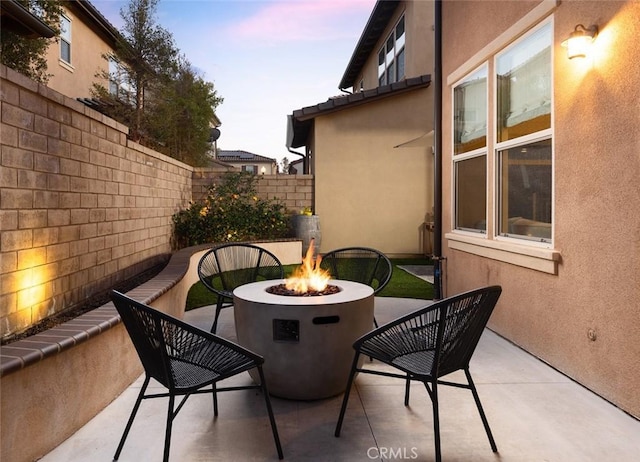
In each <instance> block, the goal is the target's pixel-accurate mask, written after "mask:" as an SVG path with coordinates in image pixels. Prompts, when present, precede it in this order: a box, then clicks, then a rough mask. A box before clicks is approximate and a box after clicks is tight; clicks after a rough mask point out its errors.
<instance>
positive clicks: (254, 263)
mask: <svg viewBox="0 0 640 462" xmlns="http://www.w3.org/2000/svg"><path fill="white" fill-rule="evenodd" d="M198 277H199V278H200V281H202V283H203V284H204V286H205V287H206V288H207V289H209V290H210V291H211V292H213V293H215V294H216V295H217V296H218V301H217V303H216V313H215V317H214V319H213V325H212V326H211V332H213V333H215V332H216V329H217V326H218V318H219V317H220V311H221V310H222V308H225V307H228V306H231V305H232V304H233V290H234V289H235V288H236V287H239V286H241V285H243V284H248V283H250V282H257V281H264V280H270V279H282V278H284V269H283V268H282V263H280V260H278V258H277V257H276V256H275V255H274V254H272V253H271V252H269V251H268V250H265V249H263V248H261V247H258V246H255V245H252V244H237V243H230V244H222V245H219V246H217V247H214V248H212V249H211V250H209V251H207V252H206V253H205V254H204V255H203V256H202V258H201V259H200V262H199V263H198Z"/></svg>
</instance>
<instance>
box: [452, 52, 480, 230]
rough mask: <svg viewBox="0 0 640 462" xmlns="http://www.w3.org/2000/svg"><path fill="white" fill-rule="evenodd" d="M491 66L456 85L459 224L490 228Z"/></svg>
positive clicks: (454, 94) (457, 220) (456, 166)
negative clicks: (489, 95)
mask: <svg viewBox="0 0 640 462" xmlns="http://www.w3.org/2000/svg"><path fill="white" fill-rule="evenodd" d="M487 97H488V96H487V66H486V65H484V66H483V67H481V68H480V69H479V70H477V71H476V72H474V73H472V74H471V75H469V76H468V77H467V78H465V79H464V80H463V81H462V82H460V83H459V84H458V85H456V86H455V87H454V89H453V113H454V125H453V127H454V130H453V133H454V159H453V162H454V170H453V171H454V185H455V212H454V220H455V224H454V226H455V228H456V229H459V230H464V231H472V232H479V233H485V232H486V229H487Z"/></svg>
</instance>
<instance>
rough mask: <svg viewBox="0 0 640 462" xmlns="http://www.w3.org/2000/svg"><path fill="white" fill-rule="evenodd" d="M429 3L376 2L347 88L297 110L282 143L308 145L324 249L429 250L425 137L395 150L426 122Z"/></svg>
mask: <svg viewBox="0 0 640 462" xmlns="http://www.w3.org/2000/svg"><path fill="white" fill-rule="evenodd" d="M433 17H434V15H433V3H432V2H423V1H419V2H411V1H378V2H377V3H376V5H375V6H374V9H373V12H372V13H371V16H370V18H369V21H368V23H367V25H366V27H365V29H364V31H363V32H362V36H361V37H360V40H359V42H358V44H357V45H356V48H355V50H354V52H353V55H352V57H351V60H350V62H349V64H348V66H347V68H346V70H345V72H344V76H343V77H342V80H341V82H340V84H339V88H340V89H343V90H345V89H351V94H347V95H344V96H338V97H334V98H330V99H329V100H327V101H326V102H323V103H320V104H317V105H315V106H310V107H305V108H302V109H299V110H295V111H294V112H293V114H292V115H291V116H290V117H289V135H288V144H289V146H288V147H289V148H300V147H302V146H304V147H305V154H306V157H307V160H308V163H309V171H310V172H311V173H312V174H313V175H314V178H315V191H314V194H315V203H314V212H315V213H316V214H318V215H319V216H320V223H321V224H320V227H321V232H322V249H321V251H329V250H331V249H335V248H338V247H345V246H354V245H355V246H366V247H374V248H377V249H379V250H381V251H383V252H385V253H387V254H389V255H395V256H413V255H420V254H423V253H424V252H425V251H426V248H425V245H424V243H425V239H424V233H425V227H424V222H425V221H426V220H427V218H426V217H427V216H428V215H429V214H430V213H431V212H432V211H433V210H432V209H433V182H432V177H433V155H432V149H431V146H426V145H424V146H419V147H417V148H411V149H409V148H403V149H399V148H398V149H397V148H396V146H399V145H402V144H404V143H406V142H407V141H409V140H412V139H415V138H419V137H421V136H422V135H425V134H426V133H428V132H430V131H431V130H432V128H433V95H434V90H433V88H431V73H432V72H433V52H432V50H433V38H434V34H433V25H434V23H433Z"/></svg>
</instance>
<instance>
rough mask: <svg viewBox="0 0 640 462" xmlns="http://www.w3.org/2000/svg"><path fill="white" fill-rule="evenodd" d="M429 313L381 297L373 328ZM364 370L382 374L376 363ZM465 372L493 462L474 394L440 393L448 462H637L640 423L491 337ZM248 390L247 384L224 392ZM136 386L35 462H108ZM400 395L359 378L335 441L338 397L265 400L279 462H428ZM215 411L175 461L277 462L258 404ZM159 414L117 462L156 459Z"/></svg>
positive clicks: (423, 398)
mask: <svg viewBox="0 0 640 462" xmlns="http://www.w3.org/2000/svg"><path fill="white" fill-rule="evenodd" d="M424 303H425V301H424V300H408V299H391V298H377V299H376V317H377V319H378V322H387V321H389V320H391V319H393V318H395V317H397V316H399V315H401V314H404V313H405V312H408V311H410V310H413V309H415V308H417V307H419V306H422V305H423V304H424ZM185 319H186V320H187V321H188V322H191V323H193V324H196V325H198V326H200V327H202V328H204V329H207V330H208V329H209V327H210V323H211V320H212V319H213V309H212V307H204V308H200V309H197V310H193V311H190V312H188V313H187V314H186V316H185ZM219 333H220V334H221V335H223V336H224V337H227V338H234V337H235V331H234V326H233V310H232V309H231V308H229V309H225V310H223V313H222V317H221V324H220V327H219ZM371 365H372V367H379V368H380V367H383V366H382V365H381V364H380V363H376V362H373V363H371ZM265 367H268V365H266V366H265ZM471 373H472V375H473V377H474V380H475V382H476V386H477V388H478V393H479V395H480V399H481V400H482V404H483V406H484V410H485V412H486V414H487V418H488V420H489V424H490V426H491V429H492V431H493V435H494V438H495V440H496V443H497V446H498V451H499V452H498V453H496V454H494V453H493V452H492V451H491V448H490V446H489V442H488V440H487V437H486V434H485V432H484V429H483V427H482V423H481V420H480V417H479V415H478V413H477V410H476V408H475V405H474V402H473V398H472V395H471V393H470V392H469V391H467V390H462V389H456V388H451V387H440V388H439V392H440V393H439V394H440V422H441V441H442V457H443V460H444V461H469V462H471V461H472V462H481V461H509V462H510V461H513V462H527V461H532V462H533V461H557V462H573V461H576V462H577V461H580V462H588V461H594V462H596V461H598V462H601V461H615V462H627V461H629V462H631V461H636V460H639V459H638V457H639V456H638V454H640V421H638V420H636V419H634V418H633V417H631V416H629V415H627V414H625V413H624V412H622V411H621V410H619V409H617V408H616V407H615V406H613V405H611V404H610V403H608V402H606V401H605V400H603V399H601V398H600V397H598V396H597V395H595V394H593V393H591V392H590V391H588V390H586V389H585V388H583V387H582V386H580V385H578V384H576V383H575V382H573V381H571V380H570V379H568V378H567V377H565V376H564V375H562V374H560V373H558V372H557V371H555V370H554V369H552V368H550V367H548V366H547V365H545V364H544V363H542V362H541V361H539V360H538V359H536V358H534V357H533V356H531V355H529V354H527V353H526V352H524V351H522V350H521V349H519V348H518V347H516V346H514V345H513V344H511V343H510V342H508V341H506V340H504V339H503V338H501V337H500V336H498V335H496V334H495V333H493V332H491V331H489V330H486V331H485V333H484V334H483V336H482V338H481V340H480V344H479V346H478V349H477V350H476V353H475V355H474V357H473V359H472V361H471ZM449 377H450V378H452V379H453V378H455V374H452V375H451V376H449ZM250 381H251V379H250V377H249V375H248V374H243V375H241V376H239V377H236V378H233V379H231V380H229V381H227V382H226V383H228V384H231V383H233V384H248V383H250ZM141 384H142V378H139V379H138V380H137V381H136V382H134V383H133V384H132V385H131V386H130V387H129V388H128V389H127V390H126V391H125V392H124V393H123V394H122V395H121V396H120V397H118V398H117V399H116V400H115V401H114V402H113V403H111V404H110V405H109V406H108V407H107V408H105V409H104V410H103V411H102V412H101V413H100V414H98V415H97V416H96V417H95V418H94V419H93V420H91V421H90V422H89V423H88V424H87V425H85V426H84V427H83V428H81V429H80V430H79V431H78V432H77V433H75V434H74V435H73V436H72V437H71V438H69V439H68V440H67V441H65V442H64V443H62V444H61V445H60V446H58V447H57V448H56V449H55V450H53V451H52V452H50V453H49V454H47V455H46V456H45V457H43V458H42V459H40V460H41V461H42V462H81V461H82V462H84V461H88V460H91V461H99V460H100V461H107V460H112V458H113V454H114V452H115V449H116V446H117V444H118V441H119V439H120V436H121V433H122V431H123V429H124V425H125V423H126V420H127V418H128V416H129V413H130V412H131V409H132V406H133V403H134V402H135V399H136V396H137V394H138V392H139V390H140V386H141ZM157 388H158V392H160V391H161V390H163V389H162V387H157ZM403 396H404V383H403V382H402V381H400V380H394V379H390V378H385V377H378V376H373V375H370V374H367V375H361V376H360V377H358V378H357V379H356V382H355V385H354V390H353V392H352V394H351V397H350V399H349V407H348V409H347V413H346V417H345V421H344V424H343V428H342V434H341V436H340V438H336V437H334V436H333V432H334V428H335V424H336V420H337V418H338V412H339V409H340V404H341V402H342V396H336V397H334V398H330V399H326V400H320V401H306V402H300V401H290V400H284V399H279V398H272V405H273V407H274V412H275V416H276V421H277V424H278V430H279V433H280V439H281V442H282V446H283V450H284V456H285V460H289V461H295V462H306V461H327V462H342V461H344V462H354V461H356V462H357V461H370V460H412V461H432V460H434V449H433V426H432V414H431V402H430V400H429V397H428V395H427V393H426V391H425V390H424V387H423V386H422V385H420V384H416V385H413V388H412V395H411V403H410V406H409V407H405V406H404V405H403ZM219 402H220V414H219V416H218V418H217V419H214V418H213V409H212V407H213V406H212V401H211V396H210V395H196V396H193V397H191V398H189V400H188V401H187V403H186V405H185V407H184V408H183V409H182V410H181V412H180V414H179V415H178V417H177V418H176V420H175V421H174V427H173V437H172V443H171V460H173V461H176V462H191V461H239V462H245V461H277V460H278V458H277V453H276V449H275V445H274V442H273V438H272V435H271V431H270V427H269V421H268V418H267V415H266V409H265V407H264V399H263V397H262V396H261V395H260V394H259V393H257V392H255V391H254V390H250V391H236V392H228V393H223V394H221V395H220V397H219ZM166 403H167V401H166V400H165V399H153V400H145V401H144V402H143V403H142V406H141V408H140V411H139V413H138V416H137V418H136V420H135V422H134V424H133V427H132V429H131V432H130V434H129V437H128V439H127V442H126V444H125V446H124V449H123V452H122V454H121V456H120V461H123V462H126V461H136V462H143V461H144V462H147V461H159V460H161V459H162V450H163V442H164V430H165V419H166V417H165V416H166Z"/></svg>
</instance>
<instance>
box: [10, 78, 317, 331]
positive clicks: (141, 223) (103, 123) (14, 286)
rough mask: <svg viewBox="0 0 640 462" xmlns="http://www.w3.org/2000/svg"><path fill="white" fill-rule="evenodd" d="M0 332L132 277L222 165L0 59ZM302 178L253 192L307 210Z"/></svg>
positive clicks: (273, 180) (263, 184)
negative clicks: (134, 135)
mask: <svg viewBox="0 0 640 462" xmlns="http://www.w3.org/2000/svg"><path fill="white" fill-rule="evenodd" d="M0 84H1V85H0V104H1V117H2V119H1V133H0V148H1V151H0V338H2V339H8V338H10V337H11V336H12V335H14V334H16V333H20V332H22V331H24V330H26V329H27V328H29V327H30V326H32V325H34V324H36V323H38V322H39V321H41V320H42V319H44V318H47V317H49V316H52V315H54V314H56V313H59V312H61V311H63V310H65V309H68V308H71V307H73V306H74V305H78V304H79V303H81V302H83V301H85V300H86V299H87V298H89V297H91V296H92V295H94V294H96V293H98V292H101V291H104V290H106V289H108V288H110V287H112V286H113V285H114V284H115V283H117V282H119V281H123V280H125V279H127V278H129V277H132V276H135V275H136V274H138V273H140V272H141V271H143V270H145V269H148V268H150V267H151V266H153V265H154V264H156V263H158V262H159V261H160V260H163V259H164V258H165V257H166V256H167V255H168V254H169V253H170V252H171V243H170V240H171V226H172V222H171V217H172V215H173V214H174V213H175V212H176V211H178V210H179V209H182V208H185V207H187V206H188V203H189V201H190V200H192V199H193V200H198V199H200V198H202V197H203V195H204V194H205V193H206V190H207V188H208V186H209V185H210V184H211V182H212V180H213V179H214V178H215V177H216V176H219V175H221V174H223V173H224V170H213V169H194V168H193V167H190V166H188V165H186V164H183V163H181V162H178V161H176V160H175V159H173V158H171V157H167V156H165V155H163V154H159V153H157V152H155V151H153V150H151V149H147V148H145V147H143V146H140V145H138V144H136V143H133V142H131V141H128V140H127V133H128V128H127V127H126V126H124V125H122V124H119V123H117V122H115V121H114V120H112V119H109V118H108V117H105V116H103V115H102V114H100V113H98V112H96V111H94V110H92V109H90V108H88V107H86V106H84V105H83V104H81V103H79V102H78V101H76V100H74V99H73V98H68V97H66V96H64V95H62V94H60V93H58V92H55V91H53V90H51V89H49V88H47V87H46V86H44V85H39V84H37V83H35V82H33V81H31V80H29V79H28V78H26V77H24V76H22V75H20V74H18V73H16V72H15V71H13V70H12V69H9V68H7V67H5V66H0ZM313 181H314V180H313V176H311V175H295V176H294V175H265V176H263V177H261V180H260V181H259V183H258V194H259V195H260V196H261V197H263V198H266V199H273V198H279V199H281V200H282V201H283V202H284V203H285V205H286V206H287V208H288V209H289V210H290V211H291V213H297V212H298V211H299V210H300V209H301V208H303V207H306V206H313Z"/></svg>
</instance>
